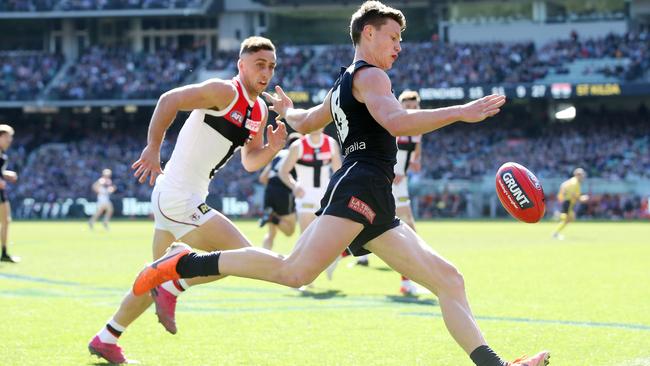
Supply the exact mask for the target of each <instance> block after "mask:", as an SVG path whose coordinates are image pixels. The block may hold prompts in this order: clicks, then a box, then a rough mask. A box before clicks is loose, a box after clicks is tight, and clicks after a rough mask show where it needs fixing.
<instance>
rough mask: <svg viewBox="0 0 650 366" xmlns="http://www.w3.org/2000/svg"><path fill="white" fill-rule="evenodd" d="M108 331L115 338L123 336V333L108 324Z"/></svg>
mask: <svg viewBox="0 0 650 366" xmlns="http://www.w3.org/2000/svg"><path fill="white" fill-rule="evenodd" d="M106 329H107V330H108V331H109V332H110V333H111V334H112V335H113V336H114V337H115V338H120V336H121V335H122V332H120V331H119V330H117V329H115V328H113V327H112V326H111V325H110V324H108V323H107V324H106Z"/></svg>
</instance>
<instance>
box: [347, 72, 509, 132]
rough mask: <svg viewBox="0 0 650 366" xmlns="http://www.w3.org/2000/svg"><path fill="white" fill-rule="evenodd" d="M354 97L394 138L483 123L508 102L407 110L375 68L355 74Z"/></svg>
mask: <svg viewBox="0 0 650 366" xmlns="http://www.w3.org/2000/svg"><path fill="white" fill-rule="evenodd" d="M352 94H353V95H354V97H355V98H356V99H357V100H358V101H359V102H361V103H364V104H365V105H366V106H367V107H368V111H370V114H371V115H372V117H373V118H374V119H375V120H377V122H379V124H380V125H381V126H382V127H384V128H385V129H386V130H387V131H388V132H390V134H391V135H393V136H411V135H419V134H423V133H427V132H431V131H435V130H437V129H439V128H441V127H445V126H447V125H450V124H452V123H454V122H458V121H462V122H471V123H473V122H480V121H483V120H484V119H486V118H488V117H492V116H494V115H495V114H497V113H499V111H500V108H501V106H502V105H503V104H504V103H505V101H506V98H505V96H502V95H494V94H492V95H488V96H486V97H483V98H481V99H477V100H474V101H472V102H469V103H467V104H463V105H456V106H451V107H446V108H436V109H404V108H403V107H402V105H401V104H400V102H399V101H398V100H397V98H395V95H393V92H392V90H391V82H390V79H389V78H388V75H386V73H385V72H384V71H382V70H380V69H378V68H375V67H371V68H365V69H362V70H359V72H357V73H356V74H355V77H354V84H353V87H352Z"/></svg>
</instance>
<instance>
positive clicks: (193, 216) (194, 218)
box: [190, 212, 201, 222]
mask: <svg viewBox="0 0 650 366" xmlns="http://www.w3.org/2000/svg"><path fill="white" fill-rule="evenodd" d="M200 218H201V215H199V214H197V213H196V212H195V213H193V214H192V215H191V216H190V220H192V221H194V222H196V221H199V219H200Z"/></svg>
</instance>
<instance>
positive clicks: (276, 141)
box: [241, 112, 287, 172]
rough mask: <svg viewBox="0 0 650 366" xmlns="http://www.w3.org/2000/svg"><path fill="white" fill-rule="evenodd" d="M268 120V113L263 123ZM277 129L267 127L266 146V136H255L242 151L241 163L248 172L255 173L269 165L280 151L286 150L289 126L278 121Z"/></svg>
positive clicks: (259, 134) (264, 116) (260, 134)
mask: <svg viewBox="0 0 650 366" xmlns="http://www.w3.org/2000/svg"><path fill="white" fill-rule="evenodd" d="M267 119H268V112H265V113H264V114H263V116H262V121H266V120H267ZM276 124H277V127H275V128H273V126H272V125H270V124H268V125H267V126H266V139H267V141H268V142H267V143H266V144H264V136H263V134H262V133H258V134H256V135H255V137H254V138H253V140H251V141H250V142H249V143H247V144H246V145H244V147H243V148H242V150H241V163H242V165H243V166H244V169H246V171H248V172H255V171H258V170H260V169H262V167H264V166H265V165H267V164H268V163H269V162H270V161H271V160H273V158H274V157H275V155H276V154H277V153H278V151H280V150H282V149H283V148H284V145H285V143H286V140H287V126H285V124H284V123H282V122H280V121H277V122H276Z"/></svg>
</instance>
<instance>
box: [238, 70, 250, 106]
mask: <svg viewBox="0 0 650 366" xmlns="http://www.w3.org/2000/svg"><path fill="white" fill-rule="evenodd" d="M235 79H237V82H239V86H241V90H242V93H244V98H246V100H247V101H248V105H250V106H251V107H252V106H253V104H255V101H254V100H251V98H250V97H249V96H248V90H246V86H245V85H244V83H243V82H242V81H241V79H240V78H239V75H237V76H235Z"/></svg>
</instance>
